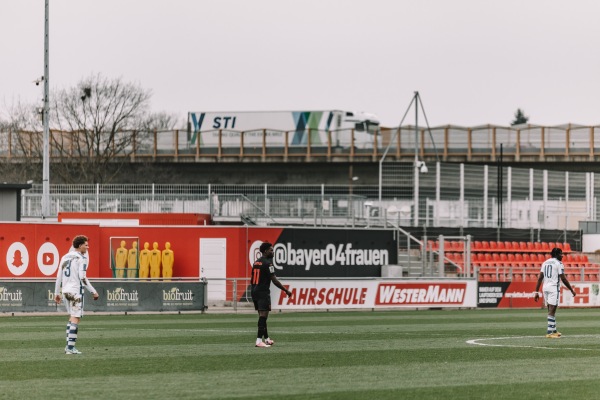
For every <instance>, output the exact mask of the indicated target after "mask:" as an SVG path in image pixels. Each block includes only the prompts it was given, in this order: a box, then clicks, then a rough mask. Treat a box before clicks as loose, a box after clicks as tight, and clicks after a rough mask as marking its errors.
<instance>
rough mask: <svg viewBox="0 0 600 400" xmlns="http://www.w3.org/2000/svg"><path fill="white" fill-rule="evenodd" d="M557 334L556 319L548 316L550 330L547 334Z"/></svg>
mask: <svg viewBox="0 0 600 400" xmlns="http://www.w3.org/2000/svg"><path fill="white" fill-rule="evenodd" d="M553 332H556V317H554V316H553V315H548V330H547V333H553Z"/></svg>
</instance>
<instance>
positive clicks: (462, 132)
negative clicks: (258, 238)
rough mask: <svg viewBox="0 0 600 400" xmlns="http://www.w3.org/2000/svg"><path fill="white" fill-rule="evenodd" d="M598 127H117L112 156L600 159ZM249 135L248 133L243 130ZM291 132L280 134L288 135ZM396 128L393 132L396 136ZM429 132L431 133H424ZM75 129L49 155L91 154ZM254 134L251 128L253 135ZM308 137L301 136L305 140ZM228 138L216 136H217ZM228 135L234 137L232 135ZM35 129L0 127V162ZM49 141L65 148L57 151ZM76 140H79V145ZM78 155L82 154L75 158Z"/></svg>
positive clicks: (27, 154)
mask: <svg viewBox="0 0 600 400" xmlns="http://www.w3.org/2000/svg"><path fill="white" fill-rule="evenodd" d="M599 128H600V127H599V126H582V125H573V124H568V125H561V126H536V125H522V126H513V127H503V126H494V125H483V126H476V127H461V126H454V125H446V126H440V127H434V128H431V130H430V132H429V131H428V130H425V129H421V130H420V135H419V138H418V140H419V141H418V143H417V145H416V146H415V134H414V127H412V126H403V127H400V128H396V127H394V128H381V130H380V131H378V132H375V133H374V134H373V137H372V140H371V141H370V143H359V142H357V141H356V140H355V134H354V130H351V129H348V130H340V131H326V132H316V133H318V134H319V135H320V136H322V137H325V138H326V139H325V140H323V141H321V142H320V143H311V142H310V140H309V141H308V142H307V143H300V144H288V143H289V141H287V140H286V141H285V144H284V145H281V144H280V143H277V142H274V141H273V140H272V139H271V138H270V135H269V131H267V130H266V129H264V130H262V138H261V139H260V140H258V141H257V142H258V143H260V144H257V142H256V141H253V142H250V143H249V142H248V141H246V142H245V141H244V132H239V131H231V130H219V131H210V132H208V131H206V132H200V136H202V135H203V134H209V133H210V134H216V135H217V137H218V139H217V140H216V141H215V143H214V144H210V143H209V144H206V143H202V141H201V140H194V141H192V140H191V137H190V136H189V134H188V133H187V131H186V130H169V131H153V132H141V131H130V132H122V134H123V135H127V134H129V135H131V136H132V137H134V138H135V140H134V142H135V143H132V144H131V145H129V146H125V147H124V148H123V149H122V150H120V151H119V152H117V153H116V154H115V156H114V157H115V159H119V158H121V159H122V158H127V160H128V161H129V162H147V161H149V160H162V161H165V160H168V161H172V162H179V161H181V162H189V161H190V160H192V161H196V162H203V161H214V160H223V161H225V160H230V161H244V160H254V161H256V160H257V159H258V160H261V161H270V160H272V161H292V160H298V159H303V160H324V161H336V160H340V161H348V160H350V161H352V160H355V159H360V160H371V161H378V160H379V159H380V158H381V156H382V155H383V153H384V152H385V150H386V148H388V146H389V152H388V159H389V158H391V159H394V160H395V161H407V162H410V161H412V160H413V159H414V158H415V150H416V151H417V152H418V156H419V158H420V159H422V160H426V161H434V160H437V159H438V158H439V159H441V160H442V161H454V162H470V161H480V162H486V161H488V162H495V161H496V160H498V158H499V157H500V149H501V147H502V157H503V159H504V160H505V161H529V162H544V161H594V160H597V159H598V158H600V135H596V133H597V131H598V129H599ZM248 133H250V132H248ZM293 133H294V132H284V134H286V135H292V134H293ZM396 133H398V134H397V135H396ZM430 133H431V134H430ZM77 134H78V133H74V132H58V131H52V132H51V137H52V140H51V141H50V158H51V159H53V158H56V159H58V158H60V157H80V156H85V157H88V156H89V155H90V154H94V152H92V151H88V152H86V151H83V152H82V153H76V152H74V151H73V146H70V145H69V141H70V140H73V139H72V136H73V135H77ZM252 135H256V131H253V132H252ZM310 136H311V135H308V137H310ZM225 137H226V138H227V140H222V139H223V138H225ZM232 137H233V140H232ZM41 140H42V135H41V132H14V131H10V130H5V131H0V160H2V159H7V160H11V161H16V162H18V161H19V160H21V161H22V160H25V159H28V158H35V159H38V160H39V159H41V151H40V149H41ZM56 143H61V146H60V147H61V148H63V149H65V150H64V151H66V153H60V152H59V151H58V146H57V145H56ZM80 144H81V143H80ZM79 154H83V155H79Z"/></svg>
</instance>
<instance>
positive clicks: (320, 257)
mask: <svg viewBox="0 0 600 400" xmlns="http://www.w3.org/2000/svg"><path fill="white" fill-rule="evenodd" d="M274 250H275V254H274V257H273V262H274V266H275V273H276V274H277V276H280V277H289V278H315V277H327V278H342V277H348V278H356V277H380V276H381V267H382V266H383V265H390V264H392V265H393V264H396V263H397V259H398V250H397V242H396V239H395V237H394V231H392V230H373V229H368V230H367V229H299V228H296V229H283V230H282V232H281V235H280V236H279V237H278V238H277V242H276V243H275V244H274Z"/></svg>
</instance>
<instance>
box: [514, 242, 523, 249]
mask: <svg viewBox="0 0 600 400" xmlns="http://www.w3.org/2000/svg"><path fill="white" fill-rule="evenodd" d="M512 248H513V251H519V250H520V249H521V248H520V247H519V242H512Z"/></svg>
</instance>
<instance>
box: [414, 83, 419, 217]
mask: <svg viewBox="0 0 600 400" xmlns="http://www.w3.org/2000/svg"><path fill="white" fill-rule="evenodd" d="M414 167H415V168H414V171H413V174H414V176H415V180H414V188H413V193H414V196H415V199H414V213H415V219H414V226H419V92H415V165H414Z"/></svg>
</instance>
